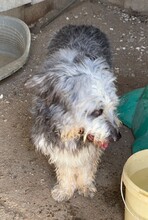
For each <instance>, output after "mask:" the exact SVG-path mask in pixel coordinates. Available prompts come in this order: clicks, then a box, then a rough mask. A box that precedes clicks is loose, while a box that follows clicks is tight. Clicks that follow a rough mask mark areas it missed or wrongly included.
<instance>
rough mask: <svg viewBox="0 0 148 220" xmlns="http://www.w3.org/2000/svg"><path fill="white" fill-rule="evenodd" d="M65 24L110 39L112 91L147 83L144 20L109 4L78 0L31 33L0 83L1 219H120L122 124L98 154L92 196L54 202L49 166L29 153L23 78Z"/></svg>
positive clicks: (125, 142) (127, 138) (126, 141)
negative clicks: (17, 63)
mask: <svg viewBox="0 0 148 220" xmlns="http://www.w3.org/2000/svg"><path fill="white" fill-rule="evenodd" d="M66 24H92V25H95V26H97V27H99V28H101V30H102V31H104V32H105V33H106V34H107V35H108V37H109V39H110V42H111V47H112V52H113V64H114V71H115V74H116V75H117V78H118V80H117V86H118V93H119V95H122V94H123V93H125V92H127V91H131V90H133V89H135V88H139V87H143V86H145V85H147V84H148V77H147V75H148V63H147V60H148V39H147V36H148V24H147V23H146V22H145V21H144V20H143V19H141V17H133V16H128V15H127V14H126V13H125V12H124V11H122V10H120V9H119V8H117V7H115V6H106V5H104V4H101V3H99V2H98V1H95V0H93V1H80V2H78V3H77V4H76V5H75V6H73V7H72V8H70V9H69V10H68V11H67V12H65V13H64V14H63V15H62V16H60V17H59V18H57V19H56V20H55V21H54V22H52V23H51V24H49V25H48V26H47V27H46V28H44V29H43V31H42V32H40V33H39V34H36V35H35V34H32V45H31V52H30V57H29V60H28V62H27V64H26V65H25V66H24V67H23V68H22V69H21V70H20V71H18V72H17V73H15V74H14V75H13V76H11V77H9V78H7V79H5V80H3V81H2V82H1V83H0V167H1V169H0V198H1V200H0V205H1V207H0V219H1V220H12V219H13V220H38V219H41V220H90V219H91V220H122V219H123V213H124V206H123V203H122V200H121V196H120V177H121V173H122V169H123V165H124V163H125V161H126V160H127V158H128V157H129V156H130V155H131V144H132V141H133V137H132V134H131V131H130V130H129V129H128V128H126V127H122V129H121V133H122V139H121V140H120V141H119V142H118V143H115V144H111V146H110V148H108V149H107V150H106V152H105V154H104V156H103V157H102V162H101V164H100V166H99V168H98V172H97V176H96V183H97V189H98V192H97V193H96V196H95V197H94V198H93V199H88V198H84V197H81V196H79V195H78V194H77V193H75V195H74V197H73V198H72V199H71V200H70V201H68V202H63V203H60V204H58V203H57V202H55V201H54V200H53V199H52V197H51V193H50V190H51V188H52V187H53V185H54V184H55V181H56V179H55V174H54V169H53V167H51V166H50V165H49V164H48V162H47V160H46V158H45V157H44V156H42V155H40V154H39V153H36V152H35V151H34V147H33V145H32V143H31V140H30V129H31V123H32V122H31V115H30V113H29V111H28V109H29V108H30V106H31V95H30V94H29V92H28V91H27V90H26V89H25V88H24V83H25V81H26V80H27V79H28V78H29V77H30V76H32V75H34V74H35V73H37V72H38V71H39V69H40V65H41V64H42V62H43V60H44V59H45V55H46V52H47V49H46V48H47V45H48V41H49V40H50V39H51V37H52V36H53V34H54V33H55V32H56V31H57V30H58V29H59V28H61V27H62V26H64V25H66Z"/></svg>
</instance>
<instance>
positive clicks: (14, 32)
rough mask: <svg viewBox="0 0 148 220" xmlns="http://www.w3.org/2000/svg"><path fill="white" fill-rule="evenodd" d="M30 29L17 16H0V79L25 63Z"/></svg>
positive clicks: (28, 47)
mask: <svg viewBox="0 0 148 220" xmlns="http://www.w3.org/2000/svg"><path fill="white" fill-rule="evenodd" d="M30 42H31V36H30V30H29V28H28V26H27V25H26V24H25V23H24V22H23V21H21V20H20V19H18V18H13V17H8V16H0V80H2V79H4V78H6V77H8V76H10V75H11V74H13V73H14V72H16V71H17V70H18V69H20V68H21V67H22V66H23V65H24V64H25V63H26V60H27V58H28V55H29V50H30Z"/></svg>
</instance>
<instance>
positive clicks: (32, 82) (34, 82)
mask: <svg viewBox="0 0 148 220" xmlns="http://www.w3.org/2000/svg"><path fill="white" fill-rule="evenodd" d="M45 79H46V75H42V76H41V75H35V76H33V77H32V78H30V79H28V80H27V81H26V83H25V87H26V88H27V89H32V88H35V87H38V88H41V87H43V84H44V81H45Z"/></svg>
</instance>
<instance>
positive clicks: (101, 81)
mask: <svg viewBox="0 0 148 220" xmlns="http://www.w3.org/2000/svg"><path fill="white" fill-rule="evenodd" d="M62 53H63V52H62ZM58 56H59V57H58ZM60 58H61V56H60V53H59V54H56V56H55V57H52V58H51V59H50V61H48V62H47V64H46V67H45V68H44V71H43V72H44V74H42V75H39V76H35V77H34V78H33V79H32V80H31V81H29V83H28V86H29V87H35V88H36V93H37V96H39V97H40V98H41V99H42V101H43V102H44V105H46V111H47V110H48V111H49V112H50V114H49V113H48V115H50V117H51V118H50V120H51V121H53V123H54V124H55V125H56V130H57V131H58V132H59V134H60V135H61V137H62V140H63V141H65V142H66V141H68V140H72V139H78V138H81V139H82V138H83V141H84V142H86V141H89V142H91V143H94V144H95V145H96V146H99V147H101V148H103V149H105V148H106V147H107V146H108V144H109V142H110V141H117V140H119V138H120V137H121V135H120V133H119V126H120V121H119V120H118V118H117V115H116V108H117V105H118V97H117V95H116V88H115V84H114V81H115V77H114V76H113V73H112V72H111V70H110V68H109V66H108V65H107V64H106V62H105V61H104V60H103V59H98V60H93V61H92V60H90V59H89V58H85V59H83V61H82V59H81V57H77V59H76V54H75V53H73V54H72V53H71V52H69V54H68V52H67V53H65V56H64V53H63V54H62V60H60ZM57 60H58V61H57Z"/></svg>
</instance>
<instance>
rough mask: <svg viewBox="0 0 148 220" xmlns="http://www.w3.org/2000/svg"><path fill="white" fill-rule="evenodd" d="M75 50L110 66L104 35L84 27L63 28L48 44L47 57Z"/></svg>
mask: <svg viewBox="0 0 148 220" xmlns="http://www.w3.org/2000/svg"><path fill="white" fill-rule="evenodd" d="M66 48H69V49H72V50H77V51H78V52H79V53H80V54H81V55H82V56H87V57H89V58H90V59H92V60H95V59H97V58H99V57H102V58H104V59H105V60H106V61H107V63H108V64H109V65H110V66H111V53H110V48H109V42H108V40H107V37H106V35H105V34H104V33H103V32H102V31H100V30H99V29H98V28H95V27H93V26H86V25H80V26H75V25H68V26H65V27H63V28H62V29H61V30H60V31H59V32H58V33H57V34H56V35H55V37H54V38H53V39H52V40H51V42H50V44H49V53H48V54H49V55H51V54H53V53H54V52H56V51H58V50H59V49H66Z"/></svg>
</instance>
